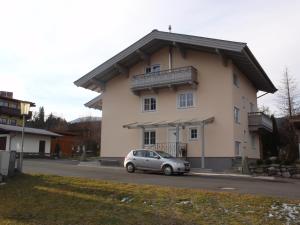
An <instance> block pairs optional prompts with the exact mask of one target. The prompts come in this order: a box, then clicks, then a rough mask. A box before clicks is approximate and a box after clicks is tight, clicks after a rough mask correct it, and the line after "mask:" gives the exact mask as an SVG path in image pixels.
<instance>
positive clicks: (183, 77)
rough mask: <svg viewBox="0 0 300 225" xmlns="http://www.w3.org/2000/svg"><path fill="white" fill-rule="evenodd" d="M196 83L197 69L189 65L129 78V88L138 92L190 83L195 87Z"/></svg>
mask: <svg viewBox="0 0 300 225" xmlns="http://www.w3.org/2000/svg"><path fill="white" fill-rule="evenodd" d="M197 84H198V82H197V70H196V69H195V68H194V67H192V66H189V67H181V68H175V69H171V70H162V71H158V72H153V73H148V74H141V75H135V76H134V77H133V78H132V80H131V90H132V91H133V92H138V91H143V90H155V89H158V88H165V87H168V88H176V86H179V85H192V86H194V87H195V86H196V85H197Z"/></svg>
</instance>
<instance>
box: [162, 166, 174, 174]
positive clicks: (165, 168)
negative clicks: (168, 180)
mask: <svg viewBox="0 0 300 225" xmlns="http://www.w3.org/2000/svg"><path fill="white" fill-rule="evenodd" d="M163 172H164V174H165V175H166V176H171V175H172V173H173V169H172V167H171V166H169V165H166V166H164V168H163Z"/></svg>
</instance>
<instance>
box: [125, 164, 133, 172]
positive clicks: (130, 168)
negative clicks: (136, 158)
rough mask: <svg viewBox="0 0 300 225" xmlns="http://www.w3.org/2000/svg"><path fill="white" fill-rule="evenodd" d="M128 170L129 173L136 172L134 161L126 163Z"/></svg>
mask: <svg viewBox="0 0 300 225" xmlns="http://www.w3.org/2000/svg"><path fill="white" fill-rule="evenodd" d="M126 170H127V172H128V173H134V171H135V168H134V165H133V164H132V163H128V164H127V165H126Z"/></svg>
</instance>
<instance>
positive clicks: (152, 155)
mask: <svg viewBox="0 0 300 225" xmlns="http://www.w3.org/2000/svg"><path fill="white" fill-rule="evenodd" d="M157 156H158V155H157V154H156V153H155V152H152V151H147V154H146V157H148V158H156V157H157Z"/></svg>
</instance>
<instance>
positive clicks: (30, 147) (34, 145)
mask: <svg viewBox="0 0 300 225" xmlns="http://www.w3.org/2000/svg"><path fill="white" fill-rule="evenodd" d="M59 136H60V135H58V134H56V133H53V132H50V131H47V130H42V129H36V128H29V127H26V128H25V130H24V148H23V151H24V154H25V155H26V154H40V155H50V148H51V138H54V137H59ZM21 146H22V127H19V126H12V125H4V124H0V150H2V151H17V152H21Z"/></svg>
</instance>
